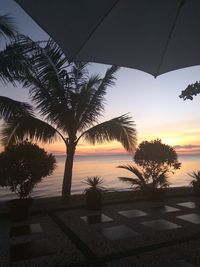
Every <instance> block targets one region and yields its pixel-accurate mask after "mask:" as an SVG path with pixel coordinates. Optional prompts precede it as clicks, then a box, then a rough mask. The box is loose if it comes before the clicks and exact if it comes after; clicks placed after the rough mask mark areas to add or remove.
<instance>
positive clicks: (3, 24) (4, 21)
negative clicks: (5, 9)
mask: <svg viewBox="0 0 200 267" xmlns="http://www.w3.org/2000/svg"><path fill="white" fill-rule="evenodd" d="M15 34H16V27H15V25H14V20H13V18H12V17H11V16H10V15H8V14H6V15H3V16H0V36H3V37H4V38H13V37H14V35H15Z"/></svg>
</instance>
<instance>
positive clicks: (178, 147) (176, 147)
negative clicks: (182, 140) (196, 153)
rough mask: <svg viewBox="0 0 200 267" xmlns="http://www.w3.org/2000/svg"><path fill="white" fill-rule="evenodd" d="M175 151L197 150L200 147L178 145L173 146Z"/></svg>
mask: <svg viewBox="0 0 200 267" xmlns="http://www.w3.org/2000/svg"><path fill="white" fill-rule="evenodd" d="M173 148H174V149H197V148H200V145H182V146H180V145H177V146H173Z"/></svg>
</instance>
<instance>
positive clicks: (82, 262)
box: [0, 197, 200, 267]
mask: <svg viewBox="0 0 200 267" xmlns="http://www.w3.org/2000/svg"><path fill="white" fill-rule="evenodd" d="M0 226H1V231H0V262H1V264H0V266H1V267H4V266H5V267H7V266H13V267H18V266H20V267H24V266H26V267H27V266H31V267H32V266H36V267H40V266H52V267H53V266H116V267H117V266H136V267H139V266H141V267H150V266H155V267H161V266H162V267H165V266H166V267H167V266H170V267H172V266H177V267H179V266H182V267H184V266H185V267H192V266H194V267H195V266H196V267H197V266H200V202H199V200H196V199H195V198H193V197H185V198H183V197H181V198H178V197H177V198H174V199H167V200H166V201H165V202H164V203H155V202H147V201H138V202H129V203H121V204H112V205H105V206H103V208H102V211H101V212H92V211H87V210H86V209H84V208H82V209H72V210H61V211H57V212H56V211H54V212H48V214H46V215H34V214H33V215H32V216H31V217H30V219H29V220H27V221H25V222H23V223H14V224H13V223H11V222H9V220H6V219H4V220H3V219H2V220H0Z"/></svg>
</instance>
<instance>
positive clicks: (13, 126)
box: [1, 116, 59, 145]
mask: <svg viewBox="0 0 200 267" xmlns="http://www.w3.org/2000/svg"><path fill="white" fill-rule="evenodd" d="M58 137H59V135H58V132H57V130H56V129H55V128H53V127H52V126H51V125H49V124H47V123H45V122H43V121H41V120H39V119H37V118H35V117H32V116H29V117H19V118H13V119H12V120H10V121H9V122H8V123H6V124H5V125H4V126H3V129H2V131H1V142H2V143H3V144H4V145H8V144H13V143H17V142H19V141H22V140H25V139H30V140H35V141H39V142H43V143H51V142H53V141H55V140H57V138H58Z"/></svg>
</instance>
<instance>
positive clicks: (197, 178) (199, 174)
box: [188, 171, 200, 188]
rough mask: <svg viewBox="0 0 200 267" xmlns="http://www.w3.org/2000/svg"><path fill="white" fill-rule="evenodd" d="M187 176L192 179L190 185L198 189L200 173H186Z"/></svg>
mask: <svg viewBox="0 0 200 267" xmlns="http://www.w3.org/2000/svg"><path fill="white" fill-rule="evenodd" d="M188 175H189V176H190V177H192V178H194V179H193V180H192V181H191V184H192V185H193V186H194V185H198V186H199V188H200V171H193V172H192V173H188Z"/></svg>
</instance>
